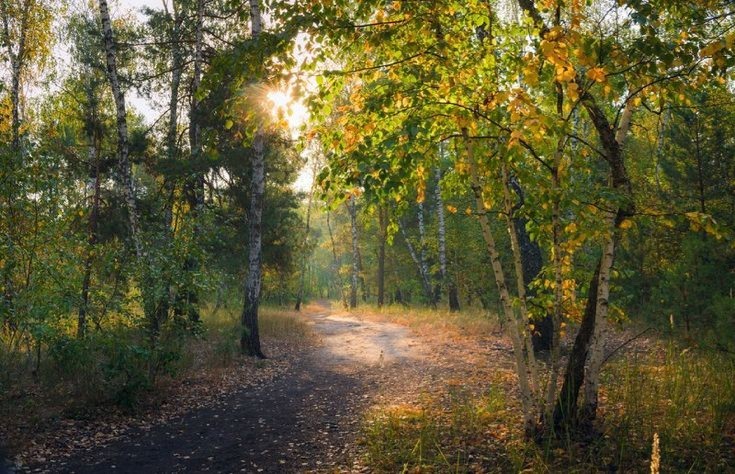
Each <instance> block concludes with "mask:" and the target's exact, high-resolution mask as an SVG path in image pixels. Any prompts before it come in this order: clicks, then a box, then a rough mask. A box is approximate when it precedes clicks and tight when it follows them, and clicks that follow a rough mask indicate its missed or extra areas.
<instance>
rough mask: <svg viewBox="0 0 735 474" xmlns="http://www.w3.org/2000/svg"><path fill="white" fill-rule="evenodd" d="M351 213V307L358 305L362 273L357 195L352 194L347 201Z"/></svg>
mask: <svg viewBox="0 0 735 474" xmlns="http://www.w3.org/2000/svg"><path fill="white" fill-rule="evenodd" d="M347 210H348V211H349V213H350V230H351V232H352V278H351V279H350V308H355V307H357V283H358V277H359V273H360V258H359V255H358V249H357V204H356V203H355V196H350V199H349V201H348V202H347Z"/></svg>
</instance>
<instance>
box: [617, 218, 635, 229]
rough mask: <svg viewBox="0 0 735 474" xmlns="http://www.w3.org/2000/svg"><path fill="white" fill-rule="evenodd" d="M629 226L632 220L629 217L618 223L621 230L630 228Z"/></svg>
mask: <svg viewBox="0 0 735 474" xmlns="http://www.w3.org/2000/svg"><path fill="white" fill-rule="evenodd" d="M631 227H633V221H632V220H630V219H625V220H624V221H623V222H621V223H620V228H621V229H623V230H626V229H630V228H631Z"/></svg>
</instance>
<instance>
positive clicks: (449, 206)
mask: <svg viewBox="0 0 735 474" xmlns="http://www.w3.org/2000/svg"><path fill="white" fill-rule="evenodd" d="M447 211H449V213H450V214H456V213H457V208H456V207H455V206H452V205H451V204H447Z"/></svg>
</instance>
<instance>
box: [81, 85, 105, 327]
mask: <svg viewBox="0 0 735 474" xmlns="http://www.w3.org/2000/svg"><path fill="white" fill-rule="evenodd" d="M89 101H90V104H91V105H92V110H90V111H89V112H90V113H89V120H90V121H91V122H92V123H91V124H90V126H89V130H90V133H89V135H88V139H89V141H90V144H89V183H90V186H89V187H91V188H92V196H91V198H92V202H91V203H90V212H89V219H88V221H87V256H86V257H85V259H84V277H83V280H82V295H81V296H82V297H81V300H82V301H81V304H80V305H79V313H78V317H77V337H80V338H82V337H84V336H85V334H86V331H87V314H88V312H89V286H90V284H91V280H92V263H93V262H94V247H95V245H96V244H97V239H98V236H97V228H98V225H97V222H98V216H99V207H100V139H101V137H100V136H99V133H97V131H98V130H99V127H98V126H97V125H98V124H97V120H98V119H97V108H96V98H94V97H93V93H91V92H90V93H89Z"/></svg>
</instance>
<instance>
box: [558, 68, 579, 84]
mask: <svg viewBox="0 0 735 474" xmlns="http://www.w3.org/2000/svg"><path fill="white" fill-rule="evenodd" d="M576 76H577V71H575V70H574V66H572V65H571V64H568V65H566V66H557V67H556V80H557V81H559V82H571V81H573V80H574V78H575V77H576Z"/></svg>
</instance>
